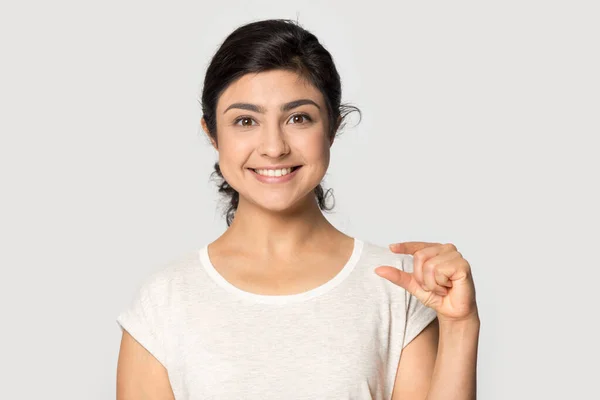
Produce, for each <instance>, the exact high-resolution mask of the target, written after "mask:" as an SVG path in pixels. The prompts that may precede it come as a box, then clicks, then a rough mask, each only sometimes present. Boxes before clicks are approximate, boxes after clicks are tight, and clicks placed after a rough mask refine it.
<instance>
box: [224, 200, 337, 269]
mask: <svg viewBox="0 0 600 400" xmlns="http://www.w3.org/2000/svg"><path fill="white" fill-rule="evenodd" d="M342 235H343V233H342V232H340V231H339V230H337V229H336V228H335V227H334V226H333V225H332V224H331V223H330V222H329V221H328V220H327V219H326V218H325V216H324V215H323V213H322V211H321V210H320V208H319V206H318V204H317V201H316V199H315V198H314V196H309V197H307V198H306V199H305V200H303V201H301V202H300V203H299V204H297V206H295V207H293V208H292V209H288V210H285V211H272V210H267V209H264V208H261V207H259V206H257V205H256V204H253V203H250V202H249V201H247V200H245V199H243V198H242V197H240V202H239V204H238V208H237V211H236V213H235V218H234V219H233V221H232V223H231V226H229V228H228V229H227V231H225V233H224V234H223V235H222V236H221V239H222V240H224V241H226V242H228V243H230V244H231V245H232V246H234V247H239V248H245V249H252V252H253V253H260V254H261V255H263V256H265V257H269V256H280V255H290V254H295V253H298V252H299V251H300V250H301V249H303V248H306V247H312V246H315V245H319V244H323V243H325V242H331V241H332V239H333V238H336V237H339V236H342ZM344 236H345V235H344Z"/></svg>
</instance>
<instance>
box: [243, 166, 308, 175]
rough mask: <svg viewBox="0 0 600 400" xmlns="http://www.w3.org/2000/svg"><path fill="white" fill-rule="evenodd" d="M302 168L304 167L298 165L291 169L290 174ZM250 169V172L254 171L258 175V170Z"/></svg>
mask: <svg viewBox="0 0 600 400" xmlns="http://www.w3.org/2000/svg"><path fill="white" fill-rule="evenodd" d="M300 167H302V165H296V166H295V167H292V169H291V171H290V173H292V172H294V171H295V170H297V169H298V168H300ZM248 169H249V170H252V171H254V172H256V173H258V172H257V171H256V169H254V168H248Z"/></svg>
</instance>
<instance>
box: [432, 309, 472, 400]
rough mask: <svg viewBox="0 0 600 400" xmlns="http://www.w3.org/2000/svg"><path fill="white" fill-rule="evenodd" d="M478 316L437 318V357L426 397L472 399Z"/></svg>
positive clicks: (439, 399) (455, 399)
mask: <svg viewBox="0 0 600 400" xmlns="http://www.w3.org/2000/svg"><path fill="white" fill-rule="evenodd" d="M479 327H480V321H479V316H478V315H476V316H474V317H473V318H471V319H469V320H468V321H461V322H446V321H440V326H439V330H440V337H439V345H438V351H437V358H436V362H435V367H434V369H433V375H432V378H431V384H430V387H429V392H428V393H427V398H426V400H475V398H476V389H477V387H476V386H477V385H476V383H477V347H478V343H479Z"/></svg>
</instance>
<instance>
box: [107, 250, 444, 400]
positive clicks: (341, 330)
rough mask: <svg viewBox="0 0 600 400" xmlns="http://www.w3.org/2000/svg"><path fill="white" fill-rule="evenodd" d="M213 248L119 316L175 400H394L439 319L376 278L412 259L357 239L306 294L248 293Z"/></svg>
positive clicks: (182, 264) (190, 258)
mask: <svg viewBox="0 0 600 400" xmlns="http://www.w3.org/2000/svg"><path fill="white" fill-rule="evenodd" d="M207 247H208V245H205V246H204V247H203V248H201V249H200V250H199V251H194V252H192V253H191V254H187V255H185V256H183V257H181V258H180V259H178V260H176V261H173V262H171V263H169V264H168V265H165V266H164V267H163V268H162V269H159V270H158V271H157V272H155V273H153V274H151V275H150V276H149V277H148V278H147V279H145V280H144V282H143V283H142V284H141V285H140V288H139V290H138V291H137V294H136V296H135V299H134V301H133V302H132V303H131V305H130V306H129V307H128V308H126V309H125V310H124V311H123V312H122V313H121V314H120V315H119V316H118V318H117V322H118V324H119V325H120V326H121V327H122V328H123V329H125V330H127V331H128V332H129V333H130V334H131V335H132V336H133V337H134V338H135V339H136V340H137V341H138V342H139V343H140V344H141V345H142V346H144V347H145V348H146V349H147V350H148V351H149V352H150V353H151V354H152V355H154V357H156V359H157V360H158V361H159V362H161V363H162V364H163V365H164V366H165V368H166V369H167V371H168V374H169V380H170V382H171V387H172V388H173V392H174V394H175V399H176V400H191V399H193V400H198V399H219V400H227V399H235V400H239V399H250V400H252V399H257V400H258V399H260V400H268V399H277V400H281V399H286V400H296V399H298V400H300V399H306V400H308V399H311V400H314V399H336V400H342V399H361V400H362V399H377V400H383V399H385V400H388V399H390V397H391V393H392V389H393V386H394V378H395V376H396V370H397V367H398V361H399V359H400V353H401V349H402V348H403V347H404V346H406V345H407V344H408V343H410V342H411V341H412V340H413V339H414V338H415V337H416V336H417V335H418V334H419V333H420V332H421V331H422V330H423V329H424V328H425V327H426V326H427V325H428V324H429V323H430V322H432V321H433V320H434V318H435V317H436V312H435V311H434V310H433V309H431V308H428V307H426V306H424V305H423V304H422V303H421V302H420V301H419V300H417V298H416V297H414V296H412V295H410V293H408V292H407V291H405V290H404V289H402V288H401V287H399V286H397V285H395V284H393V283H391V282H390V281H388V280H387V279H385V278H382V277H380V276H378V275H377V274H375V272H374V269H375V268H376V267H378V266H381V265H390V266H394V267H396V268H399V269H403V270H404V271H407V272H412V270H413V256H411V255H403V254H395V253H392V251H391V250H389V249H388V248H387V247H382V246H378V245H375V244H372V243H369V242H366V241H363V240H360V239H357V238H355V239H354V249H353V252H352V255H351V257H350V259H349V260H348V261H347V263H346V264H345V266H344V267H343V269H342V270H341V271H340V272H339V273H338V275H336V276H335V277H334V278H332V279H331V280H330V281H328V282H327V283H325V284H323V285H321V286H319V287H317V288H314V289H312V290H309V291H307V292H303V293H299V294H292V295H285V296H271V295H258V294H254V293H249V292H245V291H243V290H241V289H239V288H237V287H236V286H233V285H232V284H230V283H229V282H228V281H227V280H225V279H224V278H223V276H221V275H220V274H219V273H218V272H217V271H216V270H215V268H214V267H213V266H212V265H211V262H210V259H209V257H208V252H207Z"/></svg>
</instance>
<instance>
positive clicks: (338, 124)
mask: <svg viewBox="0 0 600 400" xmlns="http://www.w3.org/2000/svg"><path fill="white" fill-rule="evenodd" d="M341 123H342V116H341V115H340V116H339V117H338V119H337V122H336V123H335V131H334V134H333V137H332V138H331V143H329V147H331V146H333V142H334V141H335V134H336V133H337V130H338V129H339V127H340V124H341Z"/></svg>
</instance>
